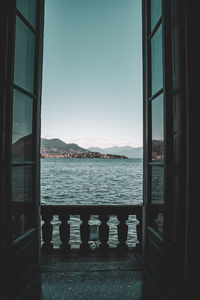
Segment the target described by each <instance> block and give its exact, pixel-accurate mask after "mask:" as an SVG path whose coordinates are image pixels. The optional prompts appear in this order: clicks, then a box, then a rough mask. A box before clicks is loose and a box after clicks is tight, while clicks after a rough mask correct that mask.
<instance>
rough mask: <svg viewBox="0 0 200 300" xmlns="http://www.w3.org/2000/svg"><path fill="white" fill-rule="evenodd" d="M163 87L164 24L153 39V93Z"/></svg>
mask: <svg viewBox="0 0 200 300" xmlns="http://www.w3.org/2000/svg"><path fill="white" fill-rule="evenodd" d="M162 87H163V60H162V26H161V25H160V27H159V28H158V30H157V32H156V33H155V34H154V36H153V37H152V39H151V89H152V95H153V94H155V93H156V92H157V91H158V90H160V89H161V88H162Z"/></svg>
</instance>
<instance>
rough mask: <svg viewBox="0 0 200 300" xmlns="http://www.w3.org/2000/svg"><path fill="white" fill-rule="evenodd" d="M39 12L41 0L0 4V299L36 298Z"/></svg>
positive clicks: (37, 265)
mask: <svg viewBox="0 0 200 300" xmlns="http://www.w3.org/2000/svg"><path fill="white" fill-rule="evenodd" d="M43 14H44V1H43V0H31V1H27V0H16V1H12V0H11V1H8V0H4V1H3V3H1V50H2V51H1V76H2V77H1V100H2V101H1V123H2V124H1V125H2V126H3V134H2V135H1V146H2V147H1V149H2V150H3V151H2V153H1V163H2V177H1V199H2V200H1V208H2V209H1V217H2V218H1V222H2V223H1V229H2V234H1V246H2V250H3V260H4V261H3V262H2V266H3V268H2V270H1V272H2V274H1V275H2V276H1V278H2V289H1V290H2V292H3V294H4V295H2V297H1V299H26V298H31V299H39V290H40V280H39V266H40V264H39V253H40V252H39V251H40V239H39V237H40V234H39V230H40V218H39V208H40V192H39V191H40V187H39V184H40V102H41V66H42V41H43ZM34 293H36V294H37V296H36V294H34ZM34 295H35V296H34Z"/></svg>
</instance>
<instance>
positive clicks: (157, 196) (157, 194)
mask: <svg viewBox="0 0 200 300" xmlns="http://www.w3.org/2000/svg"><path fill="white" fill-rule="evenodd" d="M163 206H164V167H161V166H155V165H154V166H151V205H150V225H151V226H152V227H153V228H154V229H155V230H156V231H157V232H159V233H160V234H162V233H163V225H164V214H163Z"/></svg>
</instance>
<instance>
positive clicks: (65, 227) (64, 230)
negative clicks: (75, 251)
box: [59, 213, 71, 252]
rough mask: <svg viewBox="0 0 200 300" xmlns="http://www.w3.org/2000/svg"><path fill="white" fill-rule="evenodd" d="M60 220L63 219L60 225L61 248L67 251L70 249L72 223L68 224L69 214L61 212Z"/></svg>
mask: <svg viewBox="0 0 200 300" xmlns="http://www.w3.org/2000/svg"><path fill="white" fill-rule="evenodd" d="M59 220H60V221H61V224H60V226H59V231H60V241H61V245H60V250H61V251H62V252H66V251H69V250H70V248H71V247H70V244H69V239H70V225H69V224H68V221H69V215H68V214H64V213H62V214H60V215H59Z"/></svg>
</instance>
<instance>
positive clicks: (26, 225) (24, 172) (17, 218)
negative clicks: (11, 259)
mask: <svg viewBox="0 0 200 300" xmlns="http://www.w3.org/2000/svg"><path fill="white" fill-rule="evenodd" d="M32 227H33V203H32V167H30V166H28V167H27V166H26V167H13V169H12V232H13V239H14V238H16V237H17V236H19V235H21V234H23V233H24V232H25V231H27V230H29V229H30V228H32Z"/></svg>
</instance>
